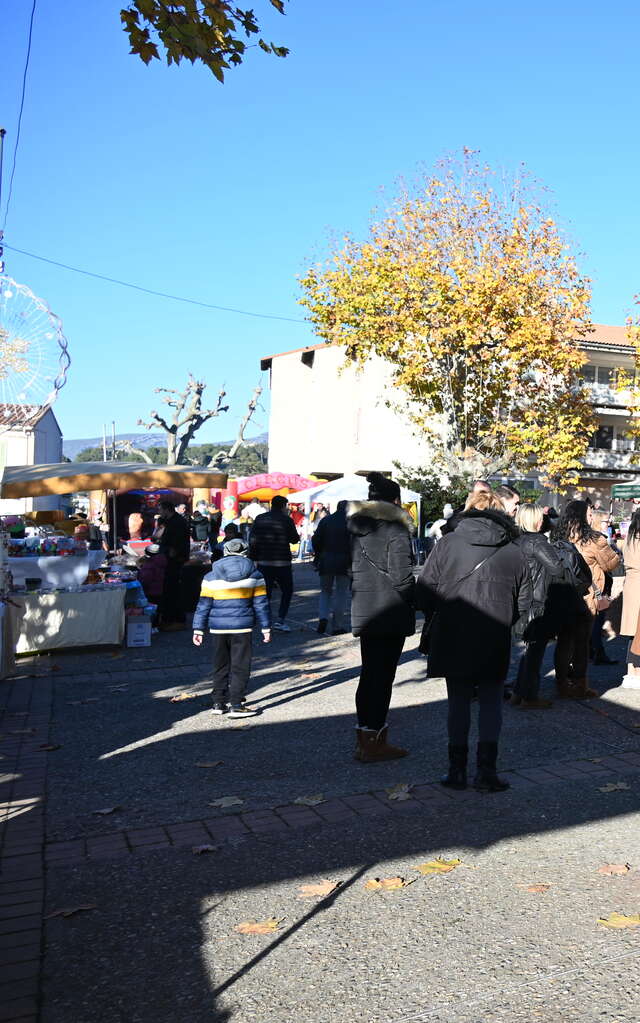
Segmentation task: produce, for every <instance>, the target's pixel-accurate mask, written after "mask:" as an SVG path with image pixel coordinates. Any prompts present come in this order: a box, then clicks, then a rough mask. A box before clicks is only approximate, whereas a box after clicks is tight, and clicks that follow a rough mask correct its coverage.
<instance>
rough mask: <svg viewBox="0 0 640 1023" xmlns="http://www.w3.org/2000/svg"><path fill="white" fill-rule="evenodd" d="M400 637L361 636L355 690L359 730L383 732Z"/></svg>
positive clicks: (394, 675) (398, 657)
mask: <svg viewBox="0 0 640 1023" xmlns="http://www.w3.org/2000/svg"><path fill="white" fill-rule="evenodd" d="M404 641H405V637H404V636H361V637H360V654H361V658H362V668H361V669H360V682H359V683H358V688H357V690H356V712H357V714H358V727H359V728H375V730H376V731H377V732H379V731H380V729H381V728H384V726H385V724H386V721H387V711H388V710H389V704H390V703H391V690H392V688H393V680H394V678H395V677H396V669H397V667H398V661H399V660H400V654H401V653H402V648H403V646H404Z"/></svg>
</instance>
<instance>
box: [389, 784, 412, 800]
mask: <svg viewBox="0 0 640 1023" xmlns="http://www.w3.org/2000/svg"><path fill="white" fill-rule="evenodd" d="M410 788H411V786H410V785H406V784H405V783H404V782H401V783H400V784H399V785H392V786H391V788H390V789H386V793H387V799H398V800H402V799H411V793H410V791H409V790H410Z"/></svg>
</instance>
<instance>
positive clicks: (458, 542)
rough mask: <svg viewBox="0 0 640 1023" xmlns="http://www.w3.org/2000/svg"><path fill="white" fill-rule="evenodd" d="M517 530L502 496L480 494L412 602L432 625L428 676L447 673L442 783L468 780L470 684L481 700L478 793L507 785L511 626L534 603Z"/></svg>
mask: <svg viewBox="0 0 640 1023" xmlns="http://www.w3.org/2000/svg"><path fill="white" fill-rule="evenodd" d="M517 537H518V529H517V528H516V526H515V525H514V523H513V521H512V520H511V519H510V518H509V517H508V516H507V515H506V514H505V513H504V510H503V509H502V505H501V503H500V501H499V499H498V498H497V497H495V496H494V495H493V494H487V493H480V494H477V495H475V496H474V497H471V498H470V499H469V500H468V501H467V511H466V512H465V514H464V515H463V516H462V518H461V520H460V523H459V525H458V527H457V529H456V531H455V532H454V533H451V534H449V535H448V536H444V537H443V538H442V540H441V541H440V542H439V543H438V545H437V546H436V548H435V550H434V551H433V553H432V554H431V555H430V557H429V559H428V560H427V562H426V564H425V566H424V568H423V569H422V572H421V574H420V577H419V579H418V589H417V604H418V607H421V608H422V610H423V611H424V612H425V618H426V619H427V623H428V625H429V624H430V633H429V675H430V676H431V677H434V676H435V677H437V676H444V678H445V679H446V683H447V696H448V700H449V713H448V731H449V773H448V774H447V775H446V776H445V777H444V778H443V779H442V784H443V785H447V786H449V787H450V788H455V789H464V788H466V786H467V756H468V739H469V727H470V723H471V701H472V699H473V695H474V688H477V692H478V701H479V705H480V707H479V716H478V733H479V741H478V749H477V771H476V776H475V781H474V784H475V787H476V788H477V789H478V790H480V791H483V792H501V791H503V790H504V789H507V788H509V784H508V782H506V781H502V780H501V779H500V778H499V777H498V775H497V774H496V761H497V756H498V738H499V736H500V729H501V726H502V704H503V689H504V680H505V678H506V676H507V672H508V670H509V659H510V654H511V629H512V627H513V625H514V624H515V623H516V622H517V621H518V619H519V618H520V616H521V614H523V612H524V611H526V609H527V608H528V607H529V605H530V603H531V597H530V581H529V575H528V572H527V565H526V562H525V559H524V556H523V554H522V551H521V550H520V548H519V547H518V546H517V545H516V544H515V543H514V541H515V540H516V539H517ZM422 649H423V650H424V646H422Z"/></svg>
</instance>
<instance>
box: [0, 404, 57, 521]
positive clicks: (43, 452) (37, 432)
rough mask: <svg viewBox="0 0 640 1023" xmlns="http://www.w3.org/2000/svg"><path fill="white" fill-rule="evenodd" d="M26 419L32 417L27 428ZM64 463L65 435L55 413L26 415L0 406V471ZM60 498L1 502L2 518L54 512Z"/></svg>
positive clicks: (23, 411) (25, 412) (36, 410)
mask: <svg viewBox="0 0 640 1023" xmlns="http://www.w3.org/2000/svg"><path fill="white" fill-rule="evenodd" d="M25 415H30V418H29V423H28V425H24V419H25ZM61 461H62V432H61V430H60V427H59V425H58V420H57V419H56V417H55V416H54V414H53V412H52V411H51V409H46V410H45V411H42V410H38V408H37V407H33V408H32V409H28V410H26V411H25V409H24V408H23V407H20V409H19V410H18V409H16V407H15V406H13V405H3V404H0V470H2V469H3V468H4V467H5V465H48V464H50V463H52V462H61ZM59 507H60V498H59V497H58V496H56V495H53V496H51V497H25V498H22V499H19V500H18V499H16V500H8V501H5V500H0V515H22V514H24V513H25V512H30V511H53V510H55V509H57V508H59Z"/></svg>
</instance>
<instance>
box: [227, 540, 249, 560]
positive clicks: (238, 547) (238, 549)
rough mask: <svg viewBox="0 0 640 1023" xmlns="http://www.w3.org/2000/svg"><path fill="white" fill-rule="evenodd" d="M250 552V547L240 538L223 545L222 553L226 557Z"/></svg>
mask: <svg viewBox="0 0 640 1023" xmlns="http://www.w3.org/2000/svg"><path fill="white" fill-rule="evenodd" d="M248 550H249V545H248V544H246V543H245V542H244V540H242V539H240V537H239V536H238V537H235V538H234V539H233V540H227V542H226V543H225V544H223V545H222V551H223V553H224V555H225V557H226V556H227V554H246V553H247V551H248Z"/></svg>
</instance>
